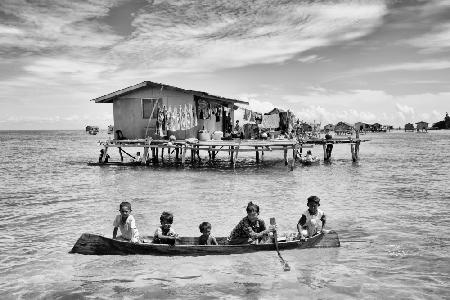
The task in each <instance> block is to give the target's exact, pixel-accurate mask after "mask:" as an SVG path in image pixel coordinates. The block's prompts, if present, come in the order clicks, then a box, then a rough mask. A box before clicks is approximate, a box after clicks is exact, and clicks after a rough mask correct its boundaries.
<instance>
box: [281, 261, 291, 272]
mask: <svg viewBox="0 0 450 300" xmlns="http://www.w3.org/2000/svg"><path fill="white" fill-rule="evenodd" d="M283 270H284V271H290V270H291V267H290V266H289V265H288V263H287V262H284V266H283Z"/></svg>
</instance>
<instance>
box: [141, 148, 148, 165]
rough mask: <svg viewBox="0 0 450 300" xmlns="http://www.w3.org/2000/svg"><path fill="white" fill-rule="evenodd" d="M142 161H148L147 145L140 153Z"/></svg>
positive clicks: (145, 162)
mask: <svg viewBox="0 0 450 300" xmlns="http://www.w3.org/2000/svg"><path fill="white" fill-rule="evenodd" d="M142 158H143V163H144V164H147V162H148V146H145V147H144V153H143V154H142Z"/></svg>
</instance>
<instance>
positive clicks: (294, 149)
mask: <svg viewBox="0 0 450 300" xmlns="http://www.w3.org/2000/svg"><path fill="white" fill-rule="evenodd" d="M296 158H297V145H294V146H292V165H291V171H293V170H294V167H295V159H296Z"/></svg>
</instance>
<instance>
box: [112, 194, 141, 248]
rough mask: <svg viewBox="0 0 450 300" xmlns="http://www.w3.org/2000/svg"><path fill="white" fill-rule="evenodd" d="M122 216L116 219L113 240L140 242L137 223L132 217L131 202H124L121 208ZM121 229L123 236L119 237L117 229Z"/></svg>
mask: <svg viewBox="0 0 450 300" xmlns="http://www.w3.org/2000/svg"><path fill="white" fill-rule="evenodd" d="M119 211H120V215H117V216H116V218H115V219H114V222H113V226H114V230H113V239H118V240H123V241H130V242H133V243H138V242H139V232H138V230H137V228H136V222H135V220H134V217H133V216H132V215H131V204H130V202H122V203H120V206H119ZM118 228H119V229H120V233H121V234H122V235H120V236H117V229H118Z"/></svg>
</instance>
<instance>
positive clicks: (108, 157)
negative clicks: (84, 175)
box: [98, 149, 111, 163]
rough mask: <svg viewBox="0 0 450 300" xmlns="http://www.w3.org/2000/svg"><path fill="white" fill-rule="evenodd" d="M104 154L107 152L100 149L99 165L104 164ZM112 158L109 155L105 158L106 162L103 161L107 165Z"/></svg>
mask: <svg viewBox="0 0 450 300" xmlns="http://www.w3.org/2000/svg"><path fill="white" fill-rule="evenodd" d="M104 153H105V150H103V149H100V155H99V156H98V162H99V163H102V159H103V154H104ZM110 158H111V157H110V156H109V154H108V153H107V154H106V156H105V161H103V162H105V163H107V162H108V160H109V159H110Z"/></svg>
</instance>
